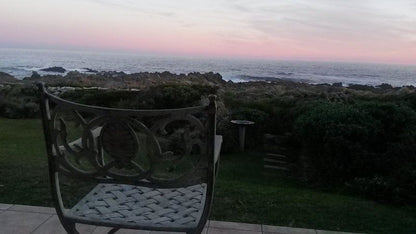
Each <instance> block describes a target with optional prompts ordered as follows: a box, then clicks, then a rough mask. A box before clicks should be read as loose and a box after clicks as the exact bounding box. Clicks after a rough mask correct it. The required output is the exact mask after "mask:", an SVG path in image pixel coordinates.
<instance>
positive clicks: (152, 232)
mask: <svg viewBox="0 0 416 234" xmlns="http://www.w3.org/2000/svg"><path fill="white" fill-rule="evenodd" d="M207 230H208V228H204V230H202V232H201V234H207V233H208V232H207ZM150 233H151V234H182V233H185V232H157V231H151V232H150Z"/></svg>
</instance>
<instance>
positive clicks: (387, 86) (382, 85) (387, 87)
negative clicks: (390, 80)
mask: <svg viewBox="0 0 416 234" xmlns="http://www.w3.org/2000/svg"><path fill="white" fill-rule="evenodd" d="M376 87H377V88H380V89H393V86H391V84H386V83H383V84H381V85H377V86H376Z"/></svg>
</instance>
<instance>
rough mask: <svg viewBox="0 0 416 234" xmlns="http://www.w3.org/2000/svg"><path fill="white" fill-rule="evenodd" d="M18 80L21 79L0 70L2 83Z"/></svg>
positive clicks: (0, 81)
mask: <svg viewBox="0 0 416 234" xmlns="http://www.w3.org/2000/svg"><path fill="white" fill-rule="evenodd" d="M16 82H19V80H18V79H16V78H14V76H12V75H10V74H8V73H5V72H0V83H16Z"/></svg>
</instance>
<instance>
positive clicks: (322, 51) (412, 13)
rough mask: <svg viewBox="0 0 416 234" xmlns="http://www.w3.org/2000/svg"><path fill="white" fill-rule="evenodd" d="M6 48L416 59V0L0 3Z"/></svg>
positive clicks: (0, 36)
mask: <svg viewBox="0 0 416 234" xmlns="http://www.w3.org/2000/svg"><path fill="white" fill-rule="evenodd" d="M0 47H3V48H7V47H23V48H50V49H77V50H80V49H91V50H112V51H114V50H116V51H117V50H119V51H133V52H138V53H157V54H167V55H193V56H195V55H196V56H210V57H212V56H215V57H238V58H266V59H302V60H329V61H334V60H335V61H354V62H360V61H361V62H383V63H404V64H416V3H415V1H408V0H395V1H390V0H367V1H362V0H350V1H333V0H316V1H309V0H286V1H285V0H280V1H275V0H257V1H252V0H234V1H231V0H204V1H203V0H177V1H171V0H140V1H135V0H119V1H117V0H39V1H29V0H14V1H8V0H0Z"/></svg>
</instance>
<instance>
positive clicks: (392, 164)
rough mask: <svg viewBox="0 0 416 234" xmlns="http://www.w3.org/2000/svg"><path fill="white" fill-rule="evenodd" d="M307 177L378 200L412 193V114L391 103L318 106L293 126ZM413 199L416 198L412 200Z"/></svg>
mask: <svg viewBox="0 0 416 234" xmlns="http://www.w3.org/2000/svg"><path fill="white" fill-rule="evenodd" d="M295 132H296V134H297V136H298V138H299V139H301V140H302V144H303V155H304V156H305V158H306V159H307V162H308V164H309V165H310V167H311V168H312V170H311V172H310V174H309V179H310V180H311V181H314V182H316V183H318V184H321V185H342V184H344V183H348V184H349V185H350V187H352V188H355V189H356V190H358V191H360V192H363V193H365V194H367V195H369V196H373V197H375V198H378V199H382V200H395V201H399V200H401V198H412V196H410V194H416V189H415V185H414V180H413V182H412V181H410V182H407V181H408V179H406V178H407V177H406V178H405V177H403V176H402V175H403V174H407V175H408V176H409V177H410V178H413V179H414V171H415V169H416V154H415V153H416V151H415V149H416V141H415V140H416V112H415V111H413V110H412V109H410V108H409V107H407V106H403V105H398V104H394V103H379V102H363V103H356V104H353V105H346V104H339V103H316V104H315V105H313V106H312V107H311V108H310V110H309V111H307V112H305V113H304V114H302V115H301V116H300V117H299V118H298V119H297V120H296V122H295ZM412 199H413V201H415V200H414V197H413V198H412Z"/></svg>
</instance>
